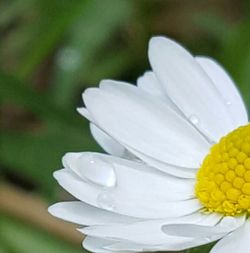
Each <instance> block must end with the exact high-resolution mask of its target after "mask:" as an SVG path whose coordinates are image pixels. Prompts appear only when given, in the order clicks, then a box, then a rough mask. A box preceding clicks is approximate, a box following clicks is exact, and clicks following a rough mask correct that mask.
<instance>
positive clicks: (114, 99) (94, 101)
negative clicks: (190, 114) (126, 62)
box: [83, 81, 210, 168]
mask: <svg viewBox="0 0 250 253" xmlns="http://www.w3.org/2000/svg"><path fill="white" fill-rule="evenodd" d="M103 83H104V82H103ZM105 84H106V85H105V89H104V88H103V87H102V89H93V88H92V89H88V90H87V91H86V92H85V93H84V94H83V97H84V102H85V104H86V106H87V109H88V110H89V111H90V113H91V115H93V118H94V120H95V122H97V124H98V126H99V127H101V128H102V129H103V130H104V131H105V132H106V133H108V134H109V135H110V136H112V137H113V138H115V139H116V140H117V141H118V142H119V143H121V144H122V145H124V146H126V145H128V146H130V147H132V148H134V149H136V150H139V151H140V152H143V153H145V154H147V155H150V156H152V157H154V158H156V159H158V160H160V161H162V162H166V163H169V164H174V165H179V166H182V167H188V168H198V167H199V166H200V163H201V161H202V160H203V158H204V156H205V155H206V154H207V153H208V150H209V147H210V145H209V144H208V143H207V141H206V140H205V139H204V138H203V136H202V135H200V134H199V132H198V131H197V130H196V129H195V128H193V127H192V126H191V125H190V124H189V123H188V122H187V121H186V120H185V119H183V118H182V117H181V116H179V115H178V114H177V113H176V112H175V111H174V110H172V109H171V108H169V107H168V106H167V105H166V104H164V103H163V102H162V101H159V100H155V99H153V98H152V96H150V95H148V94H147V93H143V92H140V91H139V89H138V88H137V87H135V86H132V85H126V84H121V83H119V82H112V81H106V83H105Z"/></svg>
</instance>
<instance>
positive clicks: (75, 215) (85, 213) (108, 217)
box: [48, 201, 139, 226]
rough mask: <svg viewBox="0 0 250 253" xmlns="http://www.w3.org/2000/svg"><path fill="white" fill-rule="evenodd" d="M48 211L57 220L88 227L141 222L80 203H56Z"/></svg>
mask: <svg viewBox="0 0 250 253" xmlns="http://www.w3.org/2000/svg"><path fill="white" fill-rule="evenodd" d="M48 211H49V212H50V213H51V214H52V215H54V216H56V217H57V218H60V219H63V220H66V221H70V222H73V223H76V224H79V225H87V226H90V225H103V224H112V223H132V222H136V221H139V219H136V218H133V217H128V216H125V215H120V214H116V213H113V212H109V211H106V210H103V209H100V208H96V207H93V206H90V205H88V204H86V203H83V202H80V201H69V202H61V203H56V204H54V205H52V206H50V207H49V210H48Z"/></svg>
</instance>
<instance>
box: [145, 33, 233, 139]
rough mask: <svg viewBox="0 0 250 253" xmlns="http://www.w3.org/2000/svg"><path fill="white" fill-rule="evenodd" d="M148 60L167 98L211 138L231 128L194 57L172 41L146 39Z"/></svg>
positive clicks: (156, 38)
mask: <svg viewBox="0 0 250 253" xmlns="http://www.w3.org/2000/svg"><path fill="white" fill-rule="evenodd" d="M149 60H150V63H151V65H152V68H153V71H154V73H155V74H156V76H157V78H158V79H159V80H160V82H161V84H162V86H163V88H164V89H165V91H166V92H167V94H168V96H169V97H170V98H171V100H172V101H173V102H174V103H175V104H176V105H177V106H178V108H179V109H180V110H181V111H182V112H183V113H184V115H185V116H186V118H187V119H189V120H190V122H192V123H193V124H194V126H195V127H196V128H197V129H199V130H200V131H201V132H202V133H203V134H205V135H206V136H207V137H208V138H209V139H210V140H211V141H215V142H216V141H218V140H219V139H220V138H221V137H222V136H224V135H225V134H227V133H228V132H230V131H231V130H233V129H234V124H233V122H232V119H231V118H230V115H229V113H228V110H227V108H226V105H225V104H224V103H223V101H222V100H221V98H220V96H219V93H218V91H217V89H216V88H215V87H214V85H213V83H212V81H211V79H209V77H208V76H207V74H206V73H205V71H204V70H203V69H202V67H201V66H200V65H199V64H198V62H197V61H196V60H195V59H194V57H193V56H192V55H191V54H190V53H189V52H187V51H186V50H185V49H184V48H183V47H181V46H180V45H179V44H177V43H176V42H174V41H172V40H170V39H167V38H164V37H155V38H152V39H151V40H150V44H149Z"/></svg>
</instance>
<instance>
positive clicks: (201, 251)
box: [186, 244, 214, 253]
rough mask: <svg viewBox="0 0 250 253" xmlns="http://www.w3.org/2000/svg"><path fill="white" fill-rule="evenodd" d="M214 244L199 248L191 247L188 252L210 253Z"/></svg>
mask: <svg viewBox="0 0 250 253" xmlns="http://www.w3.org/2000/svg"><path fill="white" fill-rule="evenodd" d="M213 245H214V244H207V245H203V246H200V247H197V248H193V249H189V250H187V251H186V253H209V251H210V250H211V249H212V247H213Z"/></svg>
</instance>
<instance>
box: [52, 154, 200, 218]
mask: <svg viewBox="0 0 250 253" xmlns="http://www.w3.org/2000/svg"><path fill="white" fill-rule="evenodd" d="M76 156H77V155H76V154H73V155H72V157H73V158H74V157H76ZM81 156H82V159H81V160H80V161H81V164H80V163H78V164H77V163H75V161H74V159H73V158H71V154H68V155H67V156H65V158H64V159H65V160H66V161H65V162H64V164H66V165H67V166H68V167H67V168H70V169H72V170H73V171H75V173H76V174H77V175H78V176H80V177H81V178H77V177H76V176H74V175H73V174H72V173H70V171H68V170H61V171H58V172H56V173H55V177H56V178H57V180H58V182H59V183H60V184H61V185H62V186H63V187H64V188H65V189H66V190H67V191H69V192H70V193H71V194H72V195H74V196H75V197H76V198H78V199H80V200H81V201H84V202H86V203H88V204H91V205H94V206H98V207H101V208H103V209H110V210H112V211H114V212H117V213H121V214H124V215H129V216H134V217H141V218H161V217H173V216H174V217H178V216H183V215H186V214H190V213H192V212H195V211H196V210H198V209H200V207H201V206H200V203H199V201H198V200H197V199H192V198H193V197H194V193H193V188H194V181H193V180H184V179H178V178H176V177H172V176H167V175H164V174H162V173H160V172H158V173H157V171H155V170H153V169H151V168H147V167H146V166H145V165H143V164H138V163H135V162H129V161H126V160H123V159H119V158H115V157H109V156H107V155H106V156H105V155H100V154H99V155H97V154H91V153H83V154H82V155H81ZM89 157H91V159H89ZM89 160H93V161H94V163H92V164H91V167H92V169H93V171H98V169H102V172H101V174H102V175H103V178H106V179H108V177H109V176H110V168H111V169H112V170H113V171H114V175H115V180H116V185H115V187H111V186H110V185H108V184H107V185H106V187H103V186H104V184H102V183H100V182H99V179H98V177H99V175H98V173H97V175H95V174H93V175H92V176H90V174H89V173H88V172H87V176H85V171H88V166H89V164H88V161H89ZM100 161H102V162H103V161H105V165H104V166H102V167H101V168H99V167H98V166H97V168H94V167H93V166H95V164H96V165H98V164H100ZM85 162H86V163H85ZM109 166H110V168H109ZM105 173H107V175H105ZM112 177H113V174H112ZM86 178H87V179H88V181H89V182H88V181H86V180H85V179H86ZM92 182H93V183H94V184H93V183H92ZM98 186H99V187H98ZM87 194H88V195H87Z"/></svg>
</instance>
